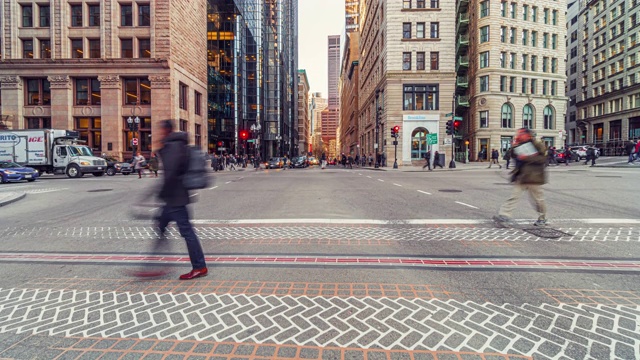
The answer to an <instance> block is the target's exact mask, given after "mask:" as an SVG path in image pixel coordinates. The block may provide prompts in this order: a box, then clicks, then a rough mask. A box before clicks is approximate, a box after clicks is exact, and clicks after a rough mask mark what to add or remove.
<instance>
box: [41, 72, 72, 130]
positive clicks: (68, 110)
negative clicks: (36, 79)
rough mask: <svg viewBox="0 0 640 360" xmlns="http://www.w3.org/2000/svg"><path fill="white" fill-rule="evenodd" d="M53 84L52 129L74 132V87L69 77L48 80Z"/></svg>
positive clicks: (59, 76) (56, 76)
mask: <svg viewBox="0 0 640 360" xmlns="http://www.w3.org/2000/svg"><path fill="white" fill-rule="evenodd" d="M47 80H49V83H50V84H51V127H52V128H54V129H63V130H72V129H73V128H74V124H73V117H72V114H73V111H72V107H73V90H72V89H73V87H72V86H71V79H70V78H69V76H68V75H55V76H49V77H48V78H47Z"/></svg>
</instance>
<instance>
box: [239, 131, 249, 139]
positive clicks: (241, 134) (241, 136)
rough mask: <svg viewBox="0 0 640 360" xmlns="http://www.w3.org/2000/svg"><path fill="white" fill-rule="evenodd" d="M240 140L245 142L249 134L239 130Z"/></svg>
mask: <svg viewBox="0 0 640 360" xmlns="http://www.w3.org/2000/svg"><path fill="white" fill-rule="evenodd" d="M239 135H240V140H247V139H248V138H249V132H248V131H247V130H240V134H239Z"/></svg>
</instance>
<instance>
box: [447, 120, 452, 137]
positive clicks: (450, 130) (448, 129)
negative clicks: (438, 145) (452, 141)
mask: <svg viewBox="0 0 640 360" xmlns="http://www.w3.org/2000/svg"><path fill="white" fill-rule="evenodd" d="M447 135H453V121H452V120H449V121H447Z"/></svg>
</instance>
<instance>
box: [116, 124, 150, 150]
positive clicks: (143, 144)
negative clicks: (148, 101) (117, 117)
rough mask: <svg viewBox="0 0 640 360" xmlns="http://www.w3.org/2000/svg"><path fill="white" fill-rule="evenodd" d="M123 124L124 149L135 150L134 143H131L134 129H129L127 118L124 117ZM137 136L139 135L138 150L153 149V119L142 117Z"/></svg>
mask: <svg viewBox="0 0 640 360" xmlns="http://www.w3.org/2000/svg"><path fill="white" fill-rule="evenodd" d="M122 121H123V125H122V129H123V131H122V133H123V136H124V139H123V144H124V151H130V152H132V151H133V145H131V140H132V139H133V131H131V130H129V125H128V123H127V118H126V117H125V118H123V119H122ZM136 136H137V137H138V144H139V145H138V148H137V149H138V150H140V151H151V119H150V118H143V117H140V124H139V125H138V131H137V132H136Z"/></svg>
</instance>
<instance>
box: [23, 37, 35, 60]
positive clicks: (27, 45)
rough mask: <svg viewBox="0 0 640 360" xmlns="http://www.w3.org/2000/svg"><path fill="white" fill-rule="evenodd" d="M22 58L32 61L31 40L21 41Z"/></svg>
mask: <svg viewBox="0 0 640 360" xmlns="http://www.w3.org/2000/svg"><path fill="white" fill-rule="evenodd" d="M22 58H23V59H33V40H32V39H25V40H22Z"/></svg>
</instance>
